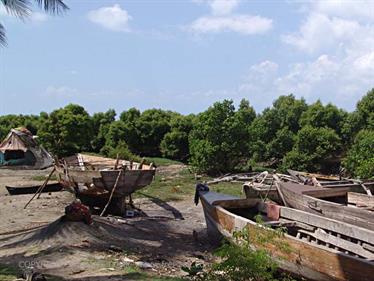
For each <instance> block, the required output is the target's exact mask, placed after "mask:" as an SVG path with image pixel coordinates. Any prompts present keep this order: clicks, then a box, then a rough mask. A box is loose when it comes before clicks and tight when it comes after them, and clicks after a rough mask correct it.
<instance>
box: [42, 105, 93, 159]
mask: <svg viewBox="0 0 374 281" xmlns="http://www.w3.org/2000/svg"><path fill="white" fill-rule="evenodd" d="M38 134H39V137H40V139H41V141H42V142H43V143H44V145H45V146H46V148H47V149H49V150H50V151H51V152H52V153H54V154H56V155H58V156H65V155H71V154H74V153H77V152H81V151H90V150H91V139H92V136H93V130H92V122H91V118H90V116H89V115H88V113H87V112H86V110H85V109H84V108H83V107H82V106H79V105H75V104H69V105H67V106H65V107H64V108H60V109H57V110H55V111H53V112H52V113H51V114H49V115H47V116H45V115H44V116H43V118H42V119H41V125H40V129H39V131H38Z"/></svg>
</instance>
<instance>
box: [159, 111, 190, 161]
mask: <svg viewBox="0 0 374 281" xmlns="http://www.w3.org/2000/svg"><path fill="white" fill-rule="evenodd" d="M193 120H194V116H193V115H188V116H182V115H177V116H174V117H173V118H172V119H171V122H170V125H171V130H170V132H168V133H166V134H165V136H164V138H163V140H162V141H161V144H160V149H161V152H162V156H163V157H166V158H169V159H174V160H180V161H186V160H187V158H188V156H189V144H188V136H189V133H190V131H191V130H192V126H193Z"/></svg>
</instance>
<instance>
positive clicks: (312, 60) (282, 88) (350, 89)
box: [273, 1, 374, 109]
mask: <svg viewBox="0 0 374 281" xmlns="http://www.w3.org/2000/svg"><path fill="white" fill-rule="evenodd" d="M306 7H307V9H304V10H303V11H304V12H306V14H305V19H304V20H303V21H302V23H301V25H300V26H299V28H298V31H296V32H294V33H291V34H285V35H282V40H283V42H285V43H286V44H288V45H290V46H291V47H294V48H296V49H298V50H299V51H301V52H304V53H306V54H307V56H306V61H302V62H299V63H294V64H292V65H288V66H287V71H286V72H285V74H283V75H281V74H279V75H278V77H277V79H276V80H275V82H274V83H273V89H274V91H275V92H279V93H283V94H284V93H287V92H293V93H295V94H299V95H304V96H306V97H309V98H310V99H316V98H320V99H322V100H325V101H331V102H334V103H336V104H338V105H340V106H343V107H345V108H348V109H352V108H353V106H354V104H355V102H356V101H357V99H359V98H360V97H361V96H362V95H364V94H365V93H366V92H367V91H368V90H369V89H371V88H373V87H374V1H310V2H309V3H308V4H307V6H306Z"/></svg>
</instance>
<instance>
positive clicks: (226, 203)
mask: <svg viewBox="0 0 374 281" xmlns="http://www.w3.org/2000/svg"><path fill="white" fill-rule="evenodd" d="M259 202H261V199H234V200H217V201H214V202H213V205H215V206H217V205H218V206H221V207H223V208H228V209H230V208H240V209H242V208H252V207H255V206H256V205H257V204H258V203H259Z"/></svg>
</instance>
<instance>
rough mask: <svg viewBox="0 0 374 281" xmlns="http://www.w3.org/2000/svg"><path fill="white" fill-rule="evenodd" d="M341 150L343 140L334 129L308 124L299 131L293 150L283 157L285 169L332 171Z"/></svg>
mask: <svg viewBox="0 0 374 281" xmlns="http://www.w3.org/2000/svg"><path fill="white" fill-rule="evenodd" d="M340 151H341V140H340V138H339V136H338V135H337V134H336V132H335V131H334V130H333V129H331V128H324V127H323V128H315V127H312V126H310V125H307V126H305V127H303V128H302V129H300V131H299V132H298V133H297V135H296V138H295V144H294V146H293V149H292V151H290V152H288V153H287V154H286V156H285V157H284V158H283V163H282V164H283V169H286V168H291V169H298V170H305V171H310V172H318V171H325V172H326V171H332V170H333V169H334V168H336V167H334V166H333V165H332V164H333V163H334V162H335V160H336V158H337V156H338V155H339V153H340Z"/></svg>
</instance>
